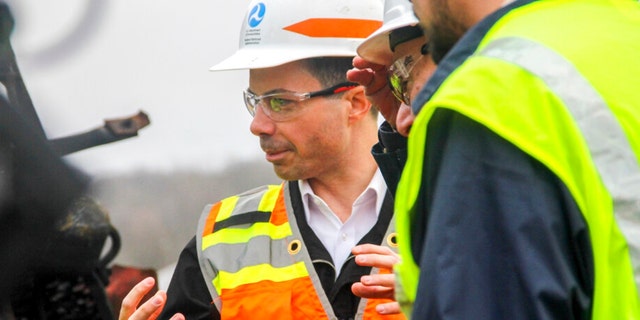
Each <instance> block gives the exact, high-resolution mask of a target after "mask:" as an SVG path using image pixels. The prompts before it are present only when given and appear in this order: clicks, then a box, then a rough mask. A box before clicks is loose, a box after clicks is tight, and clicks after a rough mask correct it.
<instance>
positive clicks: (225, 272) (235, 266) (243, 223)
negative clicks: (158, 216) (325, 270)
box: [196, 183, 404, 319]
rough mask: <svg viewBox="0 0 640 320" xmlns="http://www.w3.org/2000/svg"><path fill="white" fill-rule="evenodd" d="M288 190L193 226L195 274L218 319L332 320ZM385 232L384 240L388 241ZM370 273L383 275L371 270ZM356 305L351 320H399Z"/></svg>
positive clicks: (234, 200) (267, 192)
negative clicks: (204, 285)
mask: <svg viewBox="0 0 640 320" xmlns="http://www.w3.org/2000/svg"><path fill="white" fill-rule="evenodd" d="M289 193H290V190H289V186H288V184H287V183H283V184H282V185H269V186H263V187H260V188H257V189H254V190H251V191H248V192H245V193H243V194H240V195H237V196H233V197H229V198H227V199H224V200H222V201H220V202H218V203H216V204H214V205H211V206H207V207H206V208H205V210H204V212H203V214H202V217H201V219H200V222H199V224H198V236H196V238H197V248H198V259H199V262H200V269H201V271H202V273H203V275H204V278H205V280H206V283H207V287H208V289H209V293H210V294H211V296H212V297H213V303H214V304H215V306H216V308H217V309H218V311H219V312H220V314H221V318H222V319H337V317H336V316H335V315H334V313H333V310H332V307H331V304H330V302H329V299H328V298H327V296H326V294H325V292H324V290H323V288H322V285H321V282H320V278H319V277H318V275H317V274H316V272H315V269H314V267H313V263H312V261H311V258H310V255H309V253H308V252H307V250H308V248H307V246H305V243H304V241H303V238H302V235H301V234H300V230H299V228H298V225H297V223H296V219H295V217H294V215H293V210H292V205H291V197H290V195H289ZM393 229H394V223H393V222H391V223H390V224H389V230H387V235H386V236H385V239H387V238H389V237H391V236H393V235H394V232H393ZM375 272H386V273H389V272H391V271H390V270H379V269H376V268H373V269H372V273H375ZM384 302H390V300H385V299H361V301H360V304H359V306H358V311H357V313H356V316H355V319H404V316H402V315H394V316H381V315H378V314H377V312H376V311H375V306H376V305H377V304H379V303H384Z"/></svg>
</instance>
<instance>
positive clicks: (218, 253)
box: [207, 236, 296, 273]
mask: <svg viewBox="0 0 640 320" xmlns="http://www.w3.org/2000/svg"><path fill="white" fill-rule="evenodd" d="M291 238H292V237H287V238H284V239H271V238H270V237H269V236H258V237H253V238H251V239H250V240H249V242H247V243H234V244H228V243H219V244H216V245H214V246H211V247H209V248H207V256H210V257H224V259H218V260H216V267H217V268H218V270H223V271H226V272H229V273H236V272H238V271H240V269H242V268H245V267H248V266H255V265H259V264H269V265H272V266H273V267H276V268H282V267H286V266H290V265H292V264H293V263H295V262H296V260H295V259H293V258H291V254H289V252H288V251H287V247H288V243H289V242H290V241H291Z"/></svg>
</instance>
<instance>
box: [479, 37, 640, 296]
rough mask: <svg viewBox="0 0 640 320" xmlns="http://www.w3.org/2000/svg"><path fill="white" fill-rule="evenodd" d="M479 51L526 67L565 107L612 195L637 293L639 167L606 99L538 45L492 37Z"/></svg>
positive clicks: (639, 279) (639, 272) (568, 65)
mask: <svg viewBox="0 0 640 320" xmlns="http://www.w3.org/2000/svg"><path fill="white" fill-rule="evenodd" d="M479 55H481V56H486V57H492V58H498V59H501V60H504V61H507V62H511V63H514V64H516V65H518V66H521V67H522V68H524V69H526V70H528V71H529V72H531V73H532V74H534V75H536V76H537V77H539V78H540V79H542V80H543V81H544V82H545V83H546V84H547V86H548V87H549V88H551V89H552V90H553V92H554V93H555V94H556V95H557V96H558V97H559V98H560V99H561V100H562V101H563V103H564V104H565V106H567V108H568V110H569V112H570V113H571V115H572V116H573V118H574V120H575V122H576V124H577V125H578V127H579V128H580V130H581V132H582V135H583V137H584V138H585V141H586V142H587V144H588V148H589V152H590V153H591V157H592V159H593V161H594V163H595V165H596V167H597V170H598V173H599V174H600V177H601V178H602V180H603V182H604V185H605V186H606V188H607V190H608V191H609V193H610V194H611V196H612V198H613V201H614V203H613V206H614V211H615V218H616V221H617V223H618V226H619V227H620V229H621V231H622V233H623V234H624V236H625V238H626V240H627V243H628V245H629V252H630V254H631V263H632V264H633V269H634V277H635V280H636V288H637V289H638V290H639V291H640V168H639V167H638V160H637V159H636V155H635V154H634V153H633V150H632V149H631V146H630V144H629V141H628V140H627V137H626V135H625V133H624V131H623V129H622V127H621V125H620V123H619V122H618V121H617V119H616V117H615V115H614V114H613V112H612V111H611V110H610V109H609V107H608V106H607V103H606V102H605V101H604V99H603V98H602V97H601V96H600V94H599V93H598V92H597V91H596V90H595V89H594V88H593V87H592V86H591V85H590V84H589V83H588V82H587V80H586V79H584V77H582V75H581V74H580V73H579V72H578V70H576V69H575V68H574V66H573V65H572V64H571V63H569V62H568V61H566V60H565V59H564V58H563V57H562V56H560V55H558V54H557V53H556V52H554V51H553V50H551V49H549V48H547V47H545V46H543V45H541V44H539V43H536V42H533V41H531V40H527V39H522V38H515V37H509V38H503V39H499V40H496V41H493V42H492V43H491V44H489V45H488V46H487V47H486V48H484V49H483V50H482V52H480V54H479Z"/></svg>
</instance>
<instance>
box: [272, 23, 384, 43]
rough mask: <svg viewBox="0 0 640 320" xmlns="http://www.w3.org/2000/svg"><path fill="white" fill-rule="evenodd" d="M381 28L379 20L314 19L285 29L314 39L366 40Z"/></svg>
mask: <svg viewBox="0 0 640 320" xmlns="http://www.w3.org/2000/svg"><path fill="white" fill-rule="evenodd" d="M380 26H382V21H378V20H365V19H335V18H312V19H307V20H304V21H300V22H298V23H294V24H292V25H290V26H287V27H284V28H283V29H284V30H288V31H291V32H295V33H299V34H302V35H305V36H309V37H314V38H366V37H368V36H369V35H370V34H371V33H373V32H374V31H376V30H377V29H378V28H380Z"/></svg>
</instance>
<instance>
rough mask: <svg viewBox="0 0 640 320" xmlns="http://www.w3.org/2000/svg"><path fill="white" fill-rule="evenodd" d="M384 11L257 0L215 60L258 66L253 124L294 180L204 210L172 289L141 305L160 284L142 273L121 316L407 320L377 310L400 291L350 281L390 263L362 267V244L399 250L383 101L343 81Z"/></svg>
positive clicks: (375, 0) (369, 0) (360, 2)
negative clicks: (384, 152) (380, 117)
mask: <svg viewBox="0 0 640 320" xmlns="http://www.w3.org/2000/svg"><path fill="white" fill-rule="evenodd" d="M382 13H383V8H382V3H381V1H380V0H331V1H322V2H320V1H300V0H262V1H252V2H251V4H250V5H249V8H248V11H247V15H246V17H245V19H244V22H243V26H242V30H241V33H240V49H239V50H238V51H237V52H236V53H235V54H234V55H233V56H231V57H229V58H228V59H226V60H224V61H222V62H220V63H219V64H217V65H215V66H213V67H212V68H211V70H213V71H223V70H234V69H249V70H250V72H249V88H248V89H246V90H245V92H244V98H245V104H246V107H247V109H248V110H249V112H250V114H251V115H252V116H253V121H252V122H251V125H250V130H251V132H252V133H253V134H254V135H256V136H257V137H259V138H260V146H261V148H262V149H263V151H264V152H265V155H266V160H267V161H269V162H271V163H272V164H273V167H274V171H275V172H276V174H277V175H278V176H279V177H280V178H282V179H283V180H285V181H284V182H283V183H282V184H280V185H272V186H264V187H259V188H256V189H254V190H251V191H248V192H245V193H243V194H240V195H236V196H233V197H229V198H227V199H224V200H222V201H220V202H217V203H215V204H214V205H210V206H207V207H206V208H205V210H204V212H203V214H202V216H201V219H200V222H199V223H198V230H197V232H196V236H195V237H194V239H193V240H192V241H191V242H190V243H189V244H187V246H186V247H185V249H184V250H183V252H182V254H181V256H180V259H179V261H178V265H177V267H176V271H175V273H174V276H173V278H172V281H171V284H170V286H169V289H168V292H167V293H166V295H165V293H164V292H162V291H160V292H158V293H157V294H156V295H155V296H154V297H153V298H151V300H150V301H148V302H146V303H144V304H142V305H141V306H140V307H139V308H138V307H137V306H138V304H139V302H140V298H141V297H142V295H143V294H144V293H146V292H147V291H148V289H149V288H150V286H151V285H152V284H153V281H150V280H146V282H145V281H143V282H141V283H140V284H138V285H137V286H136V287H135V288H134V289H133V290H132V292H131V293H130V294H129V295H128V296H127V298H125V300H124V301H123V304H122V305H123V307H122V309H121V315H120V318H121V319H150V318H151V319H153V318H154V317H155V316H154V314H156V313H157V312H159V309H161V308H162V307H163V306H164V305H165V303H166V307H165V308H164V311H163V312H162V314H160V316H159V317H160V318H162V319H166V318H169V317H172V316H173V318H172V319H183V318H185V317H186V318H188V319H404V317H403V316H402V315H400V314H392V315H385V314H384V311H382V313H380V312H378V311H377V310H376V307H377V306H378V305H380V304H383V303H388V302H391V300H390V299H382V298H376V299H361V298H360V297H357V296H356V295H354V294H353V292H352V291H351V286H352V284H353V283H355V282H357V281H360V279H361V278H362V277H363V276H370V275H374V274H378V273H381V272H386V273H389V272H391V270H380V269H378V268H371V267H370V266H367V265H366V263H365V264H363V265H359V264H357V263H356V262H355V259H353V255H352V254H351V249H352V248H353V247H354V246H356V245H358V244H363V243H372V244H376V245H382V246H386V247H387V248H389V250H392V249H393V250H395V232H394V230H393V223H392V217H393V199H392V197H391V194H390V193H389V192H388V191H387V188H386V185H385V182H384V179H383V177H382V175H381V173H380V171H379V170H378V167H377V165H376V162H375V160H374V159H373V158H372V157H371V154H370V148H371V146H372V145H373V144H375V143H376V142H377V135H376V128H377V111H376V110H375V109H374V108H372V106H371V103H370V102H369V101H368V100H367V99H366V96H365V93H364V88H363V87H362V86H359V85H358V84H357V83H353V82H348V81H347V79H346V72H347V71H348V70H349V69H350V68H351V63H352V59H353V57H354V56H355V55H356V48H357V46H358V45H359V44H360V43H361V42H362V41H363V40H364V39H365V38H366V37H367V36H368V35H370V34H371V33H372V32H373V31H375V30H376V29H378V28H379V27H380V25H381V18H382ZM176 313H180V314H176ZM174 314H175V315H174Z"/></svg>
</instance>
